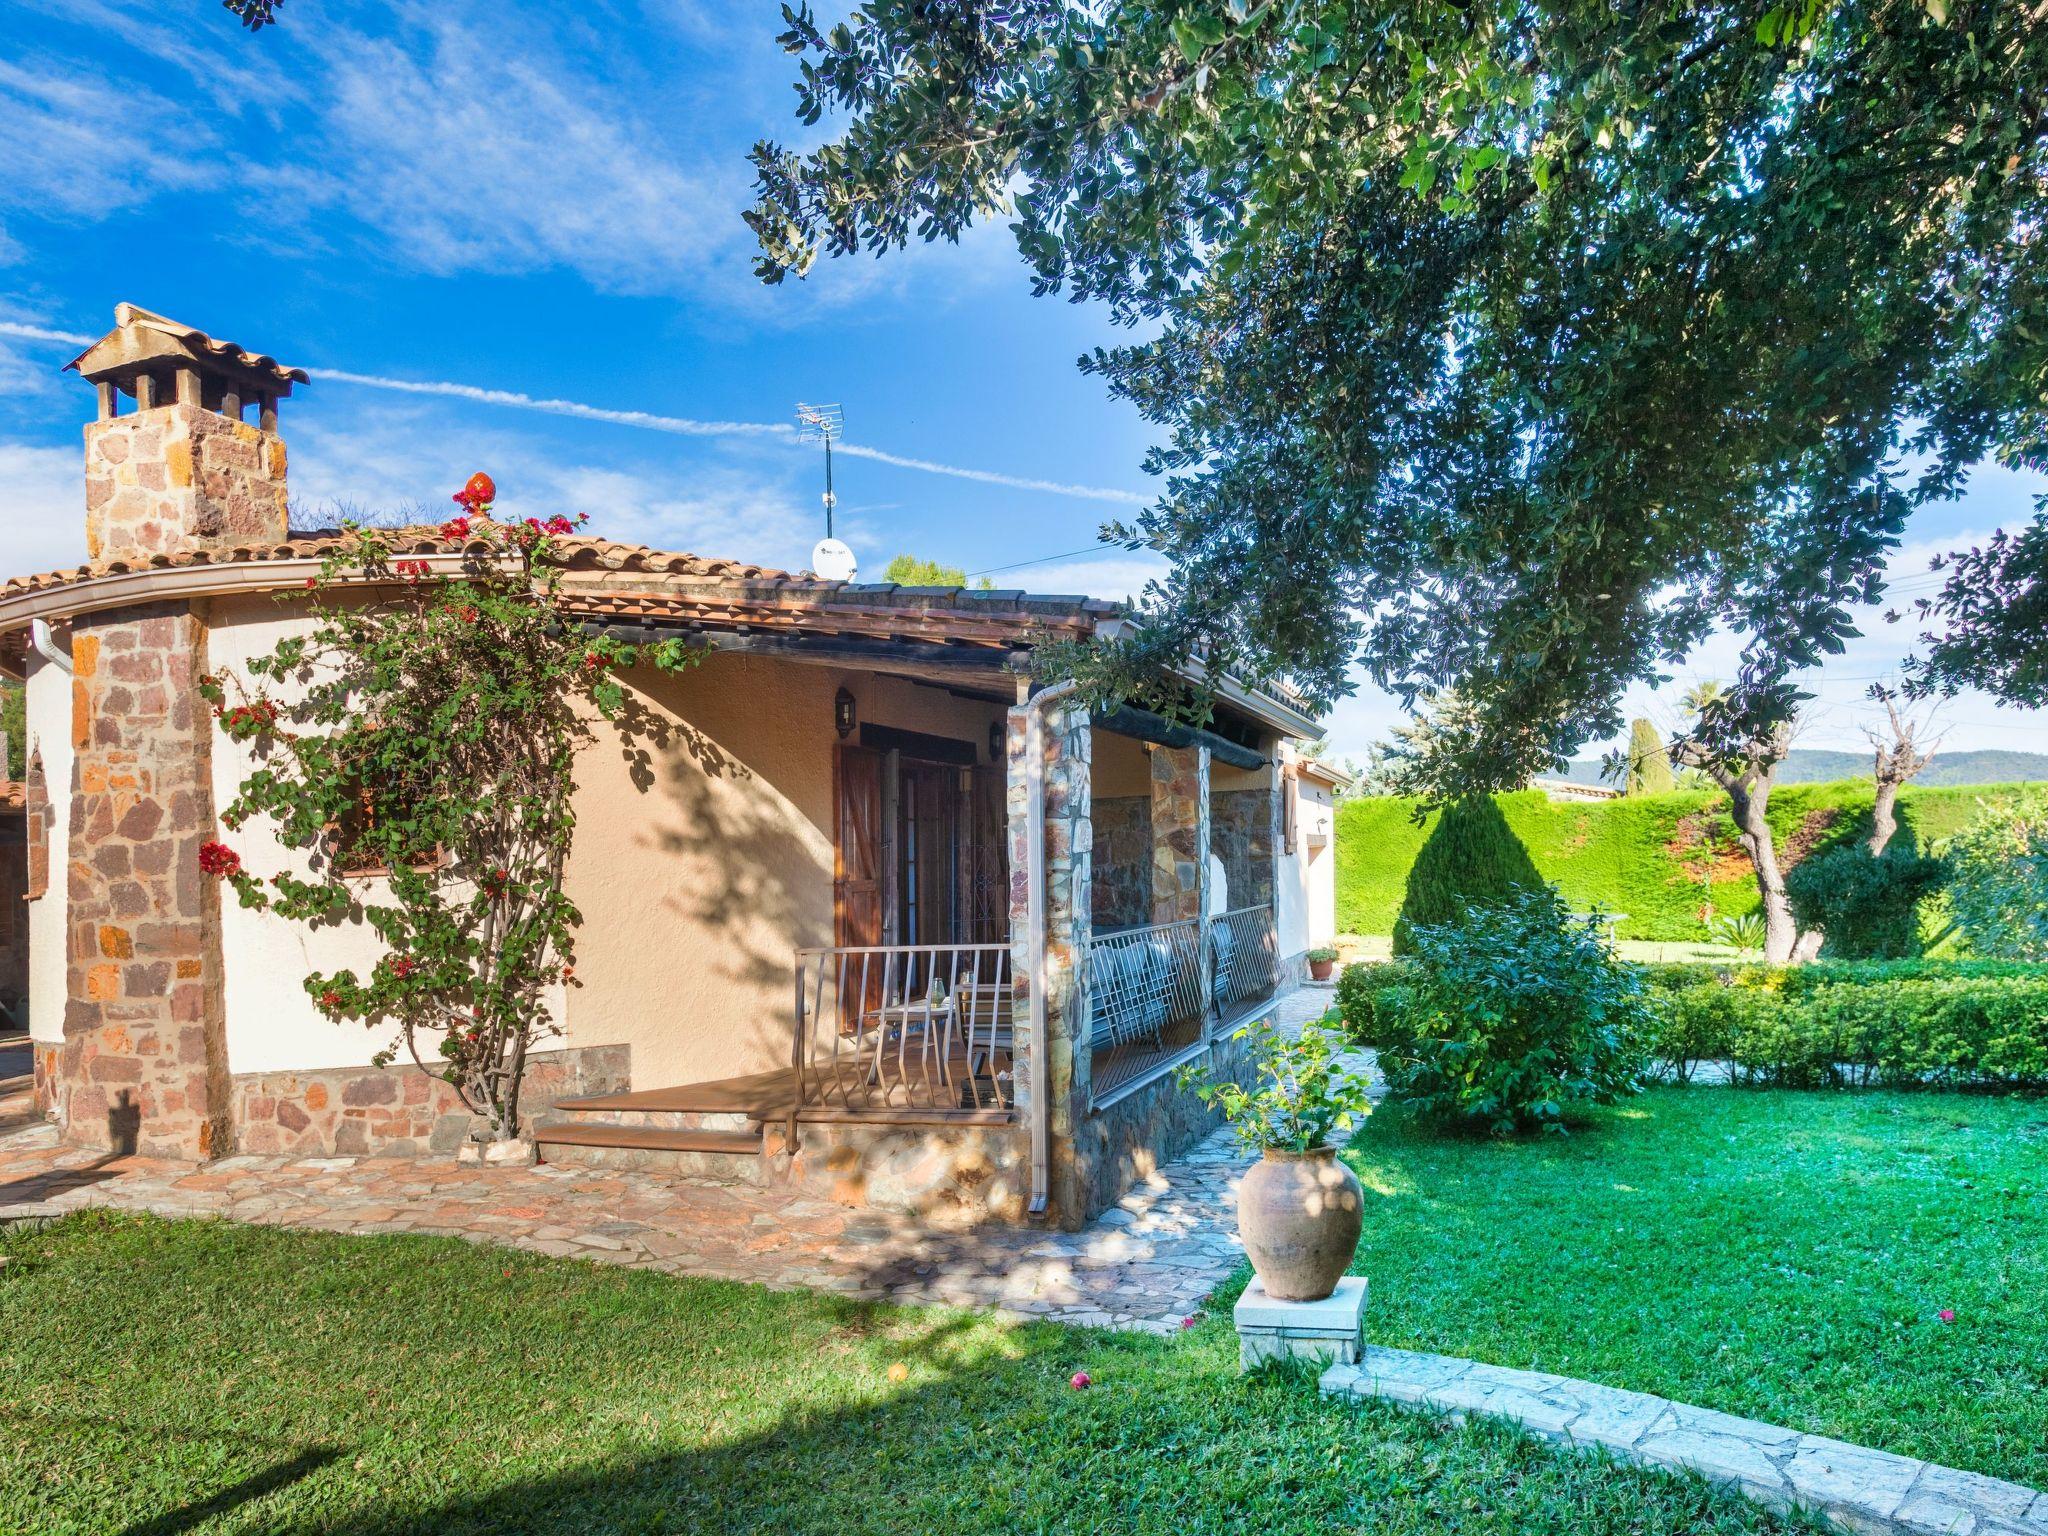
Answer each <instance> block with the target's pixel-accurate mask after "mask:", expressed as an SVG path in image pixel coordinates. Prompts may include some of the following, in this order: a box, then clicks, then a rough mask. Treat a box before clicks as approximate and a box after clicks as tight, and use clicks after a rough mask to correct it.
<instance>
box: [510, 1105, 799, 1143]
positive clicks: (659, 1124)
mask: <svg viewBox="0 0 2048 1536" xmlns="http://www.w3.org/2000/svg"><path fill="white" fill-rule="evenodd" d="M542 1125H543V1127H544V1128H546V1129H557V1128H560V1127H563V1126H572V1125H623V1126H632V1127H634V1128H636V1129H640V1130H650V1131H678V1132H686V1131H731V1132H738V1133H740V1134H743V1135H747V1136H756V1137H758V1136H759V1135H760V1134H761V1122H760V1121H758V1120H756V1119H754V1118H753V1117H751V1116H749V1115H745V1114H742V1113H740V1112H738V1111H736V1110H708V1109H613V1108H611V1107H609V1106H607V1105H604V1104H603V1103H601V1102H600V1103H597V1104H590V1105H584V1104H579V1103H577V1102H576V1101H573V1100H564V1101H562V1102H560V1103H558V1104H556V1105H555V1106H554V1108H553V1109H552V1110H551V1111H549V1112H548V1113H547V1114H546V1115H544V1116H543V1117H542Z"/></svg>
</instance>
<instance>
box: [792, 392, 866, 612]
mask: <svg viewBox="0 0 2048 1536" xmlns="http://www.w3.org/2000/svg"><path fill="white" fill-rule="evenodd" d="M845 430H846V413H845V412H844V411H842V410H840V409H839V407H838V406H836V405H805V404H804V403H803V402H802V401H798V402H797V408H796V437H797V441H798V442H800V443H823V444H824V445H825V537H824V538H822V539H820V540H819V541H818V544H817V547H816V548H815V549H813V550H812V551H811V570H812V571H813V572H814V573H815V574H817V575H819V576H822V577H824V578H825V579H826V580H827V581H852V580H853V579H854V578H855V577H857V576H859V575H860V562H859V561H858V560H856V559H855V558H854V555H853V551H852V550H850V549H848V548H847V547H846V546H845V545H844V544H842V543H840V542H839V540H838V539H837V538H835V537H833V534H832V509H833V508H834V507H836V506H837V505H838V504H839V497H838V495H837V494H836V493H835V492H834V491H833V489H832V442H833V439H835V438H837V437H838V436H839V434H840V433H841V432H843V431H845Z"/></svg>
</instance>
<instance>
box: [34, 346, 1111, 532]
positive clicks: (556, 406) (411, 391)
mask: <svg viewBox="0 0 2048 1536" xmlns="http://www.w3.org/2000/svg"><path fill="white" fill-rule="evenodd" d="M0 336H19V337H22V338H23V339H25V340H29V341H61V342H66V343H69V344H70V345H73V346H80V347H89V346H91V345H92V344H93V343H94V342H95V341H97V340H99V338H98V337H97V336H86V335H82V334H79V333H78V332H74V331H57V330H51V329H49V328H48V327H45V326H40V325H25V324H22V323H21V322H19V321H14V320H0ZM306 372H308V373H309V374H311V375H312V376H313V377H314V378H315V379H320V380H325V381H327V382H329V383H334V384H354V385H357V386H359V387H361V388H364V389H382V390H389V391H391V392H392V393H394V394H401V395H439V396H442V397H444V398H446V399H451V400H468V401H470V402H472V403H474V404H477V405H495V406H502V407H505V408H507V409H509V410H516V411H539V412H541V413H543V414H545V415H549V416H567V417H571V418H573V419H575V420H577V421H599V422H604V423H606V424H607V425H609V426H615V427H636V428H638V429H640V430H641V431H644V432H667V433H670V434H672V435H675V436H680V437H750V438H771V439H775V440H778V441H783V442H794V441H795V440H796V435H797V434H796V428H795V427H794V426H793V425H789V424H787V423H784V422H774V421H700V420H698V419H696V418H694V417H689V416H664V415H661V414H659V413H657V412H654V411H620V410H614V409H612V408H611V407H609V406H603V405H589V404H586V403H585V402H583V401H581V400H555V399H550V398H546V397H544V396H538V395H529V394H526V393H524V392H522V391H520V390H516V389H485V388H483V387H482V386H480V385H476V384H459V383H455V382H453V381H451V380H446V379H395V378H390V377H388V376H386V375H384V374H377V373H352V372H350V371H349V370H347V369H345V368H308V369H307V370H306ZM833 451H834V452H836V453H839V454H842V455H844V456H845V457H847V458H854V459H869V460H872V461H873V462H874V463H877V464H889V465H893V466H894V467H896V468H897V469H909V470H916V471H917V472H919V473H920V474H927V475H946V476H949V477H951V478H952V479H955V480H973V481H976V482H978V483H980V484H982V485H1002V486H1008V487H1009V488H1010V489H1012V490H1018V491H1044V492H1046V493H1048V494H1050V495H1054V496H1073V497H1078V498H1080V499H1082V500H1085V501H1113V502H1118V503H1121V504H1124V505H1127V506H1136V507H1142V506H1146V505H1148V504H1149V501H1150V498H1148V497H1145V496H1141V495H1139V494H1138V493H1137V492H1135V491H1119V490H1114V489H1111V488H1110V487H1107V486H1100V485H1075V484H1072V483H1070V482H1068V481H1064V480H1040V479H1035V478H1033V477H1031V476H1029V475H1006V474H1003V473H1001V472H1000V471H997V470H992V469H969V468H967V467H966V466H964V465H960V464H942V463H939V462H937V461H936V460H933V459H916V458H910V457H908V456H906V455H904V454H900V453H889V452H887V451H886V450H884V449H881V448H870V447H868V446H866V445H865V444H863V443H848V442H841V443H839V444H837V445H836V446H835V448H834V450H833Z"/></svg>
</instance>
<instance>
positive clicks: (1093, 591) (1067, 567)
mask: <svg viewBox="0 0 2048 1536" xmlns="http://www.w3.org/2000/svg"><path fill="white" fill-rule="evenodd" d="M1167 570H1168V566H1167V563H1166V560H1165V559H1164V557H1162V556H1159V555H1148V554H1133V553H1129V552H1127V551H1122V550H1118V551H1115V552H1113V553H1106V554H1103V555H1099V556H1092V557H1089V558H1086V559H1080V560H1057V561H1049V562H1047V563H1046V564H1043V565H1027V566H1022V567H1020V568H1018V569H1015V570H1008V571H991V572H989V578H988V579H989V580H990V581H992V582H994V583H995V584H996V585H997V586H999V587H1022V588H1024V589H1025V590H1026V591H1028V592H1075V593H1079V594H1080V595H1081V596H1083V597H1099V598H1102V599H1104V600H1105V601H1108V602H1121V601H1122V600H1123V599H1125V598H1127V597H1137V596H1138V595H1139V594H1140V593H1142V592H1143V591H1144V589H1145V583H1146V582H1148V581H1153V580H1157V579H1159V578H1161V577H1163V576H1165V575H1166V573H1167Z"/></svg>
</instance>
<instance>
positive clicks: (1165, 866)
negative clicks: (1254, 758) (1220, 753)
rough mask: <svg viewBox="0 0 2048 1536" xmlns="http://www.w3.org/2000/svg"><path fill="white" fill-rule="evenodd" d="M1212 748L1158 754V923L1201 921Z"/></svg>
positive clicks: (1154, 755)
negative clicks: (1195, 919) (1183, 920)
mask: <svg viewBox="0 0 2048 1536" xmlns="http://www.w3.org/2000/svg"><path fill="white" fill-rule="evenodd" d="M1209 817H1210V801H1209V749H1208V748H1207V747H1184V748H1179V749H1175V748H1171V747H1155V748H1154V749H1153V751H1152V921H1153V922H1155V923H1172V922H1178V921H1180V920H1181V919H1182V918H1189V917H1200V916H1201V915H1202V914H1203V913H1204V912H1205V911H1207V910H1208V895H1209V889H1208V888H1209V837H1210V826H1209Z"/></svg>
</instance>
